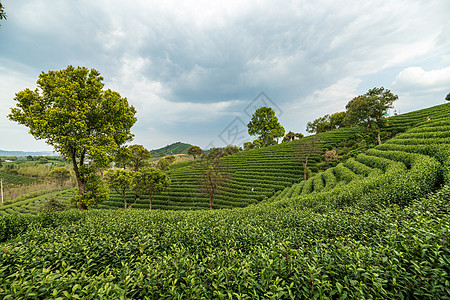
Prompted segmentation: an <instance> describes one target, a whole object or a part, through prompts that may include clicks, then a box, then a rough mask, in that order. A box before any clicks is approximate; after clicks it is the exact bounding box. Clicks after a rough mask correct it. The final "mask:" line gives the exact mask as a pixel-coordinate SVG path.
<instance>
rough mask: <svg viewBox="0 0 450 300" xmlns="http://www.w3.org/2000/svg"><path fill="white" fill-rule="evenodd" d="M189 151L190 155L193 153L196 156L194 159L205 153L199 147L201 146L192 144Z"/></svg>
mask: <svg viewBox="0 0 450 300" xmlns="http://www.w3.org/2000/svg"><path fill="white" fill-rule="evenodd" d="M187 153H188V154H189V155H192V156H193V157H194V159H195V158H196V157H198V156H200V155H201V154H202V153H203V150H202V149H201V148H200V147H199V146H191V147H190V148H189V149H188V151H187Z"/></svg>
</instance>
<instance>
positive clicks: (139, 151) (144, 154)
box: [128, 145, 151, 171]
mask: <svg viewBox="0 0 450 300" xmlns="http://www.w3.org/2000/svg"><path fill="white" fill-rule="evenodd" d="M128 149H129V150H130V154H131V155H130V165H131V166H132V168H133V169H134V171H139V169H141V168H143V167H146V166H147V165H148V163H147V160H148V159H150V157H151V153H150V151H148V150H147V149H145V147H144V146H142V145H131V146H128Z"/></svg>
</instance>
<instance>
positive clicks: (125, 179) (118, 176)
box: [105, 169, 136, 209]
mask: <svg viewBox="0 0 450 300" xmlns="http://www.w3.org/2000/svg"><path fill="white" fill-rule="evenodd" d="M105 178H106V181H107V182H108V185H109V187H110V188H112V189H113V190H115V191H116V193H117V194H119V195H120V196H122V199H123V204H124V208H125V209H128V208H131V206H132V205H133V204H134V203H136V198H135V201H134V202H133V203H131V204H129V203H127V198H126V196H125V195H126V191H127V190H128V189H130V188H131V183H132V180H133V174H132V173H131V172H128V171H125V170H121V169H118V170H112V169H109V170H108V171H107V172H106V173H105Z"/></svg>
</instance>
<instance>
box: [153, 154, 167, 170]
mask: <svg viewBox="0 0 450 300" xmlns="http://www.w3.org/2000/svg"><path fill="white" fill-rule="evenodd" d="M169 165H170V163H169V161H168V160H167V159H166V158H165V157H163V158H161V159H160V160H158V163H157V164H156V168H158V169H160V170H161V171H166V170H168V169H169Z"/></svg>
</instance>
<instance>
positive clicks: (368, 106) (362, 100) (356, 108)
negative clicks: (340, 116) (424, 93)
mask: <svg viewBox="0 0 450 300" xmlns="http://www.w3.org/2000/svg"><path fill="white" fill-rule="evenodd" d="M397 99H398V96H397V95H394V94H392V93H391V91H390V90H385V89H384V88H383V87H381V88H373V89H371V90H369V91H368V92H367V93H365V94H364V95H361V96H358V97H355V98H353V99H352V100H350V102H349V103H348V104H347V105H346V106H345V108H346V109H347V119H348V120H349V122H350V123H356V124H358V125H362V126H364V127H366V128H369V129H372V130H376V131H377V140H378V144H379V145H381V137H380V135H381V128H383V127H384V126H386V124H387V122H386V118H385V117H384V115H385V114H386V113H387V110H388V108H392V103H394V101H395V100H397Z"/></svg>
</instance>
